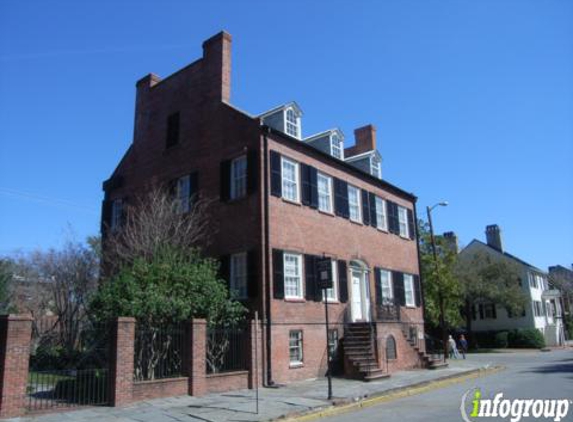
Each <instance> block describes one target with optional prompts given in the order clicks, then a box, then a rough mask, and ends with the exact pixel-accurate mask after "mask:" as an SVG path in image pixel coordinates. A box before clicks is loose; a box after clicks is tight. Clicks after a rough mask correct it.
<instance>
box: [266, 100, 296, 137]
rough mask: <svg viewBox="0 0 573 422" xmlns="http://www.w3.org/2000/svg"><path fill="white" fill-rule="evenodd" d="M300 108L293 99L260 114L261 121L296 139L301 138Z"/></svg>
mask: <svg viewBox="0 0 573 422" xmlns="http://www.w3.org/2000/svg"><path fill="white" fill-rule="evenodd" d="M301 117H302V110H301V109H300V107H299V106H298V104H297V103H296V102H294V101H292V102H290V103H288V104H284V105H281V106H278V107H275V108H273V109H272V110H269V111H266V112H265V113H263V114H261V115H260V116H259V118H260V119H261V120H262V122H263V123H264V124H265V125H267V126H270V127H272V128H274V129H277V130H280V131H281V132H283V133H286V134H287V135H289V136H292V137H293V138H296V139H301V138H302V128H301Z"/></svg>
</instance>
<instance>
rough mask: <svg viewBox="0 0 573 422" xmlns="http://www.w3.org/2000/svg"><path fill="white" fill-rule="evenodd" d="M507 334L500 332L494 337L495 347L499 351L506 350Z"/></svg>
mask: <svg viewBox="0 0 573 422" xmlns="http://www.w3.org/2000/svg"><path fill="white" fill-rule="evenodd" d="M508 337H509V334H508V332H507V331H500V332H498V333H496V335H495V347H498V348H500V349H506V348H507V346H508V345H509V342H508Z"/></svg>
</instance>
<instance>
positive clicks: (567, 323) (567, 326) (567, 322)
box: [563, 315, 573, 339]
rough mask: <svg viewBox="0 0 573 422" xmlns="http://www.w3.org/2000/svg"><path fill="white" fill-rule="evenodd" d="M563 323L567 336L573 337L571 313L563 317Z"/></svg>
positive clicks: (572, 317)
mask: <svg viewBox="0 0 573 422" xmlns="http://www.w3.org/2000/svg"><path fill="white" fill-rule="evenodd" d="M563 323H564V324H565V331H567V338H568V339H573V315H567V316H566V317H565V318H563Z"/></svg>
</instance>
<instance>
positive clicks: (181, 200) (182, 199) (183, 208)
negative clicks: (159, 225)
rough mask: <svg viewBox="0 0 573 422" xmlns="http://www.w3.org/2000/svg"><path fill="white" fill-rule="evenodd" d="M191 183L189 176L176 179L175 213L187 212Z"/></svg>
mask: <svg viewBox="0 0 573 422" xmlns="http://www.w3.org/2000/svg"><path fill="white" fill-rule="evenodd" d="M190 189H191V183H190V178H189V176H188V175H187V176H183V177H180V178H179V179H177V212H178V213H185V212H189V207H190V204H189V194H190Z"/></svg>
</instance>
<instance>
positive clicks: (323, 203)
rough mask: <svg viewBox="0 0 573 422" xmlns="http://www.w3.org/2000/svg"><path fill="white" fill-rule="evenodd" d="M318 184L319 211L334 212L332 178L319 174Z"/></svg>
mask: <svg viewBox="0 0 573 422" xmlns="http://www.w3.org/2000/svg"><path fill="white" fill-rule="evenodd" d="M316 180H317V184H318V209H319V210H320V211H324V212H332V177H329V176H326V175H325V174H322V173H317V177H316Z"/></svg>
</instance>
